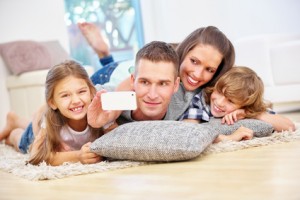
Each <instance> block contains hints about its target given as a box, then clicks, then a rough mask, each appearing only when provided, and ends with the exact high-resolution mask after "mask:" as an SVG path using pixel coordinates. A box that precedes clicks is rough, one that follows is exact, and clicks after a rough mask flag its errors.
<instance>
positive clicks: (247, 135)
mask: <svg viewBox="0 0 300 200" xmlns="http://www.w3.org/2000/svg"><path fill="white" fill-rule="evenodd" d="M253 134H254V133H253V130H251V129H249V128H246V127H243V126H241V127H240V128H238V129H237V130H236V131H234V132H233V133H232V134H230V135H223V134H220V135H218V137H217V138H216V139H215V140H214V142H213V143H218V142H222V141H226V140H231V141H241V140H251V139H252V138H253Z"/></svg>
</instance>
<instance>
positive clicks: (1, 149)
mask: <svg viewBox="0 0 300 200" xmlns="http://www.w3.org/2000/svg"><path fill="white" fill-rule="evenodd" d="M296 125H297V130H296V131H295V132H289V131H285V132H281V133H274V134H272V135H271V136H270V137H263V138H254V139H252V140H245V141H241V142H232V141H227V142H221V143H218V144H211V145H210V146H209V147H208V148H206V149H205V151H204V152H202V156H207V155H209V154H212V153H219V152H229V151H236V150H240V149H245V148H250V147H258V146H264V145H271V144H279V143H284V142H290V141H294V140H297V139H300V130H299V125H300V124H296ZM27 159H28V155H24V154H21V153H18V152H16V151H15V150H14V149H12V148H11V147H10V146H7V145H5V144H3V143H0V169H1V170H2V171H6V172H9V173H12V174H14V175H16V176H19V177H22V178H25V179H28V180H35V181H37V180H50V179H59V178H64V177H68V176H73V175H81V174H89V173H96V172H105V171H109V170H116V169H122V168H128V167H135V166H141V165H147V164H150V163H147V162H133V161H111V162H108V161H105V162H100V163H97V164H89V165H83V164H81V163H65V164H64V165H61V166H55V167H54V166H49V165H46V164H45V163H42V164H41V165H39V166H34V165H30V164H28V165H26V164H25V163H26V160H27Z"/></svg>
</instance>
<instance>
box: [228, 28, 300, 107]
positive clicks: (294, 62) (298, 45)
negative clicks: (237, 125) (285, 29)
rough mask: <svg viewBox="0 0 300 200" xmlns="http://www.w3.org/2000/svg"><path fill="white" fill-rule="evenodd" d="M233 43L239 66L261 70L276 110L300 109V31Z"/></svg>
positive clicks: (245, 39) (266, 96)
mask: <svg viewBox="0 0 300 200" xmlns="http://www.w3.org/2000/svg"><path fill="white" fill-rule="evenodd" d="M233 43H234V47H235V50H236V65H243V66H248V67H250V68H252V69H254V70H255V71H256V72H257V73H258V75H259V76H260V77H261V78H262V80H263V81H264V84H265V99H266V100H269V101H271V102H272V103H273V106H274V110H275V111H277V112H286V111H293V110H300V78H299V75H300V33H299V34H276V35H275V34H274V35H257V36H251V37H246V38H241V39H239V40H236V41H234V42H233Z"/></svg>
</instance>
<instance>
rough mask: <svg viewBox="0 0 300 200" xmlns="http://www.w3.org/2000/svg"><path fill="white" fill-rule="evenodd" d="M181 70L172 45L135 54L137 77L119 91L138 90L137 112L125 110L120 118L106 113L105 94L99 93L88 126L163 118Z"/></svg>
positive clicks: (159, 45) (149, 46)
mask: <svg viewBox="0 0 300 200" xmlns="http://www.w3.org/2000/svg"><path fill="white" fill-rule="evenodd" d="M178 68H179V60H178V56H177V54H176V52H175V50H174V49H173V48H172V46H171V45H169V44H167V43H165V42H159V41H154V42H151V43H149V44H146V45H145V46H144V47H143V48H142V49H140V50H139V51H138V53H137V55H136V61H135V72H134V74H132V75H131V77H130V79H127V80H125V81H124V82H122V83H121V84H120V85H119V86H118V88H117V89H116V90H119V91H120V90H123V91H124V90H133V91H135V92H136V98H137V109H136V110H134V111H124V112H123V113H122V115H121V116H120V114H121V111H103V110H102V107H101V93H103V91H100V92H98V93H97V95H96V96H95V97H94V99H93V101H92V103H91V105H90V106H89V110H88V123H89V124H90V125H91V126H93V127H95V128H99V127H102V126H105V125H106V124H110V123H111V122H113V121H114V120H116V119H117V124H118V125H120V124H123V123H126V122H130V121H141V120H162V119H164V117H165V115H166V112H167V109H168V105H169V103H170V101H171V98H172V95H173V94H174V93H175V92H177V90H178V87H179V82H180V78H179V77H178ZM96 87H98V89H99V88H100V89H101V88H102V89H105V88H104V87H101V86H100V87H99V86H96ZM119 116H120V117H119Z"/></svg>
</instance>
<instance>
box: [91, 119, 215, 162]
mask: <svg viewBox="0 0 300 200" xmlns="http://www.w3.org/2000/svg"><path fill="white" fill-rule="evenodd" d="M216 136H217V134H216V133H215V132H214V131H212V129H211V128H210V127H209V126H208V124H207V123H206V124H192V123H186V122H178V121H141V122H132V123H127V124H124V125H121V126H119V127H118V128H116V129H114V130H112V131H111V132H109V133H107V134H105V135H103V136H102V137H100V138H98V139H97V140H96V141H94V142H93V143H92V144H91V151H93V152H95V153H97V154H99V155H102V156H105V157H109V158H113V159H121V160H136V161H182V160H189V159H192V158H195V157H197V156H199V155H200V154H201V152H202V151H203V150H204V149H205V148H206V147H207V146H208V145H209V144H211V143H212V142H213V140H214V139H215V138H216Z"/></svg>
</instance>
